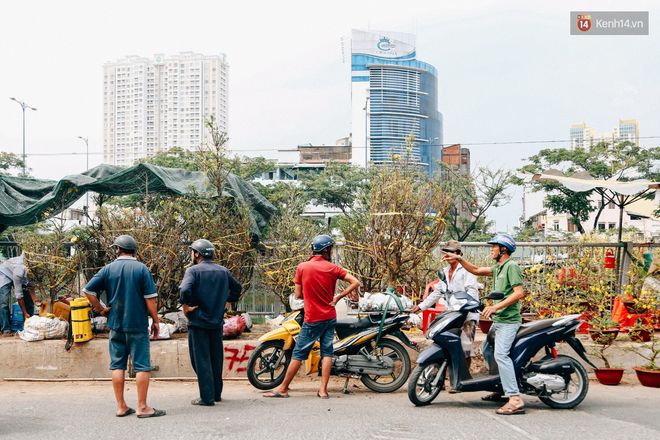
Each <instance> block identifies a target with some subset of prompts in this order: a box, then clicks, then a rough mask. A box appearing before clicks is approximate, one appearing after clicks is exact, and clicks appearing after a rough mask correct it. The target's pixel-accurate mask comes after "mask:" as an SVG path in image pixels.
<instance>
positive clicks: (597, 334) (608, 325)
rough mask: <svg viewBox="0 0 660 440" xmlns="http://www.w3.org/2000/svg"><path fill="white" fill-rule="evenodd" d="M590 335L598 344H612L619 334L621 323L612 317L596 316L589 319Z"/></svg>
mask: <svg viewBox="0 0 660 440" xmlns="http://www.w3.org/2000/svg"><path fill="white" fill-rule="evenodd" d="M587 330H588V331H589V336H591V339H592V340H593V341H594V342H596V343H597V344H603V343H606V342H608V341H609V343H610V344H611V343H612V342H614V340H616V337H617V336H618V334H619V323H618V322H616V321H613V320H612V319H611V318H610V317H602V316H594V317H592V318H591V319H590V320H589V328H588V329H587Z"/></svg>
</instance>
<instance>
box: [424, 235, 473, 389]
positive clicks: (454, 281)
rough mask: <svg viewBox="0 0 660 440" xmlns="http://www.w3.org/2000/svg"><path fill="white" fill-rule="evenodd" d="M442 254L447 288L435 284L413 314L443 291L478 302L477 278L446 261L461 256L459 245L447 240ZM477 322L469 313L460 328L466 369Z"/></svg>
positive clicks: (437, 297) (431, 302) (431, 303)
mask: <svg viewBox="0 0 660 440" xmlns="http://www.w3.org/2000/svg"><path fill="white" fill-rule="evenodd" d="M442 252H444V255H443V257H442V259H441V261H447V262H448V263H449V266H447V267H445V268H444V269H440V270H443V271H444V273H445V279H446V280H447V284H448V286H445V285H444V284H445V283H444V282H443V281H440V282H439V283H438V284H436V285H435V286H434V289H433V292H432V293H431V294H430V295H429V296H427V297H426V299H425V300H424V301H423V302H422V303H421V304H419V305H418V306H415V307H414V308H413V313H419V311H420V310H426V309H428V308H429V307H433V306H434V305H435V303H436V302H438V300H439V299H440V298H442V296H443V295H444V293H445V290H449V291H450V292H466V293H467V294H468V295H470V296H471V297H473V298H474V299H476V300H477V301H479V283H478V282H477V277H476V276H474V275H472V274H471V273H470V272H468V271H467V270H465V269H464V268H463V266H461V265H460V264H458V261H457V260H447V259H446V255H447V254H453V255H459V256H461V255H463V252H462V251H461V244H460V243H459V242H458V241H456V240H449V241H448V242H447V244H446V245H445V247H443V248H442ZM478 322H479V313H475V312H472V313H469V314H468V316H467V319H466V320H465V324H463V328H462V330H463V332H462V334H461V345H462V346H463V351H464V352H465V357H466V358H467V365H468V368H469V367H470V364H471V363H472V356H474V335H475V333H476V329H477V323H478ZM449 392H450V393H451V392H455V391H454V390H449Z"/></svg>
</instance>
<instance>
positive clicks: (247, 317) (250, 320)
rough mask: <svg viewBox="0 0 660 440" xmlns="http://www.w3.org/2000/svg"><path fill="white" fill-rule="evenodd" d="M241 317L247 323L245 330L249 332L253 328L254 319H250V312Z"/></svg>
mask: <svg viewBox="0 0 660 440" xmlns="http://www.w3.org/2000/svg"><path fill="white" fill-rule="evenodd" d="M241 317H242V318H243V320H244V321H245V328H246V329H247V330H250V329H251V328H252V318H251V317H250V314H249V313H248V312H245V313H243V314H241Z"/></svg>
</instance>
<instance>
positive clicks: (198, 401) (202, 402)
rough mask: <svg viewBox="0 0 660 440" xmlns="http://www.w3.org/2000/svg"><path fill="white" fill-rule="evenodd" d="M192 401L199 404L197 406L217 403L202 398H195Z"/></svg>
mask: <svg viewBox="0 0 660 440" xmlns="http://www.w3.org/2000/svg"><path fill="white" fill-rule="evenodd" d="M190 403H191V404H193V405H197V406H214V405H215V403H213V402H204V401H203V400H202V399H195V400H193V401H191V402H190Z"/></svg>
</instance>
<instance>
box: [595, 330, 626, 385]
mask: <svg viewBox="0 0 660 440" xmlns="http://www.w3.org/2000/svg"><path fill="white" fill-rule="evenodd" d="M601 323H602V325H608V324H610V322H608V321H606V320H602V321H601V322H600V323H599V324H601ZM617 331H618V330H617ZM612 335H614V337H612ZM591 338H592V339H593V340H594V342H595V344H594V345H593V346H592V347H591V350H590V352H591V354H592V355H593V356H595V357H596V358H598V359H600V360H601V361H603V364H604V367H603V368H595V369H594V373H595V374H596V378H597V379H598V381H599V382H600V383H602V384H603V385H618V384H619V383H620V382H621V378H622V377H623V372H624V370H625V368H619V367H612V366H611V364H610V361H609V359H608V358H607V355H606V351H607V350H609V348H610V347H611V346H612V344H613V343H614V341H615V340H616V333H610V332H607V330H603V331H601V332H595V331H594V333H591Z"/></svg>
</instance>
